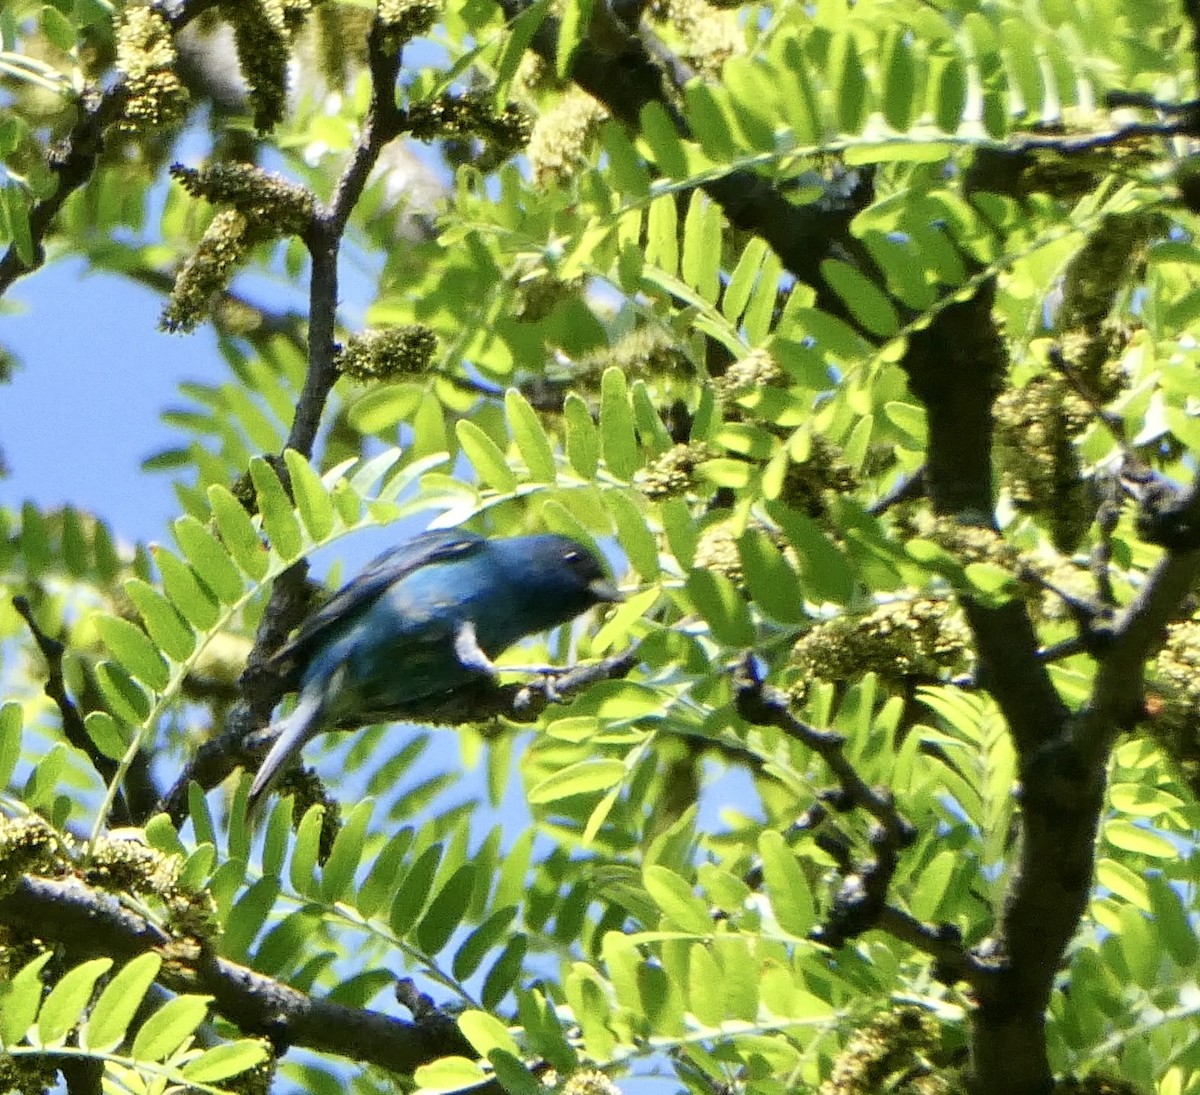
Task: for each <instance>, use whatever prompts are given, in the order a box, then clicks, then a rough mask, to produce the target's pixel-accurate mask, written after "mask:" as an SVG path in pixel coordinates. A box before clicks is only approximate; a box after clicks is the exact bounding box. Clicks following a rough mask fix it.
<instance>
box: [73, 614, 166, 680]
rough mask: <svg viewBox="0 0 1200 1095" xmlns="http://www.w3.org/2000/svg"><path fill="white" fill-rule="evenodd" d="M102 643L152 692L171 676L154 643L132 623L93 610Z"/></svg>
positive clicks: (94, 620) (94, 621) (93, 620)
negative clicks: (151, 689)
mask: <svg viewBox="0 0 1200 1095" xmlns="http://www.w3.org/2000/svg"><path fill="white" fill-rule="evenodd" d="M92 622H93V624H94V625H95V628H96V631H97V632H98V633H99V635H100V638H101V639H103V640H104V645H105V646H107V647H108V649H109V650H111V651H112V652H113V655H114V657H116V659H117V661H119V662H120V663H121V665H122V666H124V667H125V669H127V670H128V671H129V672H130V673H131V674H132V675H133V676H134V677H136V678H137V679H138V680H140V681H142V682H143V683H144V684H146V685H147V686H148V687H150V688H153V689H154V690H155V691H156V692H161V691H162V690H163V689H164V688H166V687H167V684H168V683H169V682H170V680H171V673H170V669H169V668H168V667H167V663H166V661H165V659H164V658H163V656H162V655H161V654H160V653H159V652H158V647H156V646H155V645H154V643H153V642H151V640H150V637H149V636H148V635H147V634H146V633H145V632H144V631H143V630H142V629H141V628H140V627H138V626H137V625H136V624H131V623H130V622H129V621H128V620H123V619H121V618H120V617H119V616H108V615H105V614H104V613H96V615H94V616H93V617H92Z"/></svg>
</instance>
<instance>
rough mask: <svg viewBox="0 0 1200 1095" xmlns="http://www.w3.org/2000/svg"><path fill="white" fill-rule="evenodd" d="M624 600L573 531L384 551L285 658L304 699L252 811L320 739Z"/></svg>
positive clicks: (476, 674)
mask: <svg viewBox="0 0 1200 1095" xmlns="http://www.w3.org/2000/svg"><path fill="white" fill-rule="evenodd" d="M620 599H621V595H620V594H619V593H618V592H617V589H616V587H615V586H613V584H612V583H611V582H610V581H609V580H608V579H607V578H606V577H605V575H604V570H603V568H602V567H601V565H600V561H599V560H598V559H597V558H596V557H595V555H593V554H592V552H590V551H589V550H588V549H587V548H584V547H582V546H581V545H580V544H577V543H576V542H575V541H574V540H570V539H568V538H567V537H565V536H552V535H543V536H518V537H513V538H511V539H497V540H489V539H485V538H484V537H482V536H477V535H476V534H474V533H471V532H464V531H462V530H459V529H445V530H439V531H436V532H426V533H423V534H422V535H420V536H416V537H414V538H413V539H411V540H409V541H407V542H406V543H403V544H401V545H399V546H398V547H395V548H392V549H391V550H390V551H387V552H384V553H383V554H382V555H380V556H379V557H378V558H377V559H375V560H374V561H372V562H371V563H369V564H368V565H367V567H366V568H365V569H364V570H363V572H362V573H361V574H359V575H358V576H357V577H356V578H354V579H353V580H352V581H351V582H350V583H348V584H347V585H346V586H344V587H343V588H342V589H341V590H339V591H338V592H337V593H335V594H334V596H333V597H332V598H331V599H330V600H329V602H328V603H327V604H325V605H324V606H323V607H322V608H321V609H320V610H319V611H317V612H316V613H315V614H314V615H313V616H311V617H310V618H309V619H308V621H307V622H306V623H305V624H304V625H303V626H302V627H301V628H300V630H299V631H298V632H297V633H296V635H295V637H294V638H293V639H292V640H291V641H290V642H289V643H287V644H286V645H285V646H284V647H283V648H282V649H281V650H280V651H279V653H278V654H276V656H275V658H274V665H275V666H276V668H278V669H280V670H282V671H283V672H284V674H285V677H286V679H287V680H288V683H289V685H290V687H293V688H296V689H298V691H299V696H298V698H297V701H296V707H295V710H293V711H292V713H291V714H290V715H288V716H287V717H286V718H285V719H283V720H282V721H281V722H280V723H279V736H278V737H277V738H276V740H275V743H274V744H273V745H272V747H271V750H270V752H268V753H267V756H266V758H265V759H264V760H263V763H262V766H261V767H260V768H259V770H258V773H257V774H256V775H255V777H254V783H253V785H252V787H251V789H250V808H251V809H253V808H254V806H255V804H256V803H257V802H258V801H260V800H261V798H262V796H263V795H264V794H265V793H266V792H267V790H268V789H269V788H270V786H271V784H272V783H273V782H274V780H275V779H276V777H277V776H278V775H279V773H280V772H281V771H282V770H283V769H284V767H286V765H287V764H288V763H289V762H290V761H291V759H292V758H293V757H294V756H295V755H296V754H297V753H298V752H299V751H300V749H301V748H303V746H304V745H305V743H306V742H308V741H310V740H311V739H312V738H314V737H315V736H316V735H317V734H320V733H322V732H324V731H325V730H331V729H333V728H334V727H336V726H339V725H363V724H365V723H368V722H372V721H379V720H380V719H383V718H395V717H398V716H399V715H400V714H401V713H402V712H403V709H404V707H405V705H406V704H413V703H415V702H416V701H419V700H425V699H429V698H430V697H434V696H437V695H439V694H441V693H445V692H449V691H450V690H452V689H454V688H456V687H459V686H461V685H464V684H467V683H470V682H471V681H475V680H478V679H480V678H481V677H484V676H491V675H493V674H494V673H495V667H494V666H493V665H492V661H491V659H492V658H494V657H496V656H497V655H498V654H500V652H501V651H503V650H505V649H506V648H507V647H509V646H511V645H512V644H513V643H514V642H516V641H517V640H518V639H520V638H522V637H523V636H525V635H532V634H535V633H536V632H539V631H545V630H547V629H549V628H552V627H557V626H558V625H559V624H563V623H566V622H567V621H568V620H570V619H572V618H573V617H574V616H577V615H578V614H579V613H581V612H584V611H586V610H587V609H589V608H591V607H592V606H593V605H596V604H599V603H601V602H604V601H619V600H620Z"/></svg>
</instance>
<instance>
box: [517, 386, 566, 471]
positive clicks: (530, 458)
mask: <svg viewBox="0 0 1200 1095" xmlns="http://www.w3.org/2000/svg"><path fill="white" fill-rule="evenodd" d="M504 407H505V409H506V410H507V412H508V427H509V429H510V430H512V435H513V440H514V441H515V442H516V443H517V448H518V449H519V450H520V453H521V456H522V457H523V458H524V460H525V466H526V467H527V468H528V469H529V474H530V477H531V478H532V479H533V480H534V481H535V482H538V483H553V482H554V481H555V479H556V478H557V477H558V472H557V469H556V468H555V466H554V450H553V448H551V446H550V438H549V437H547V436H546V429H545V427H544V426H543V425H542V420H541V419H540V418H539V417H538V414H537V411H535V410H534V409H533V408H532V407H531V406H530V405H529V400H528V399H526V398H525V397H524V396H523V395H522V394H521V393H520V392H519V391H517V389H516V388H509V389H508V391H507V392H505V393H504Z"/></svg>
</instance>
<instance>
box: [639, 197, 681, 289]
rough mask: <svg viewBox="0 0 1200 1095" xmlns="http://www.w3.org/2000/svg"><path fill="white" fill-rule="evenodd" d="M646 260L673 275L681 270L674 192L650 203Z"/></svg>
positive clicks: (647, 221) (647, 220)
mask: <svg viewBox="0 0 1200 1095" xmlns="http://www.w3.org/2000/svg"><path fill="white" fill-rule="evenodd" d="M646 261H647V262H650V263H654V264H655V265H656V266H657V267H658V268H659V269H660V270H662V271H663V272H664V273H665V274H668V275H670V276H671V277H674V276H675V274H676V272H677V271H678V270H679V222H678V213H677V211H676V209H675V195H674V194H663V195H662V197H659V198H655V199H654V201H653V202H651V203H650V213H649V216H648V217H647V219H646Z"/></svg>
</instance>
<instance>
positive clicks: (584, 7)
mask: <svg viewBox="0 0 1200 1095" xmlns="http://www.w3.org/2000/svg"><path fill="white" fill-rule="evenodd" d="M593 3H594V0H566V3H564V4H563V7H562V18H561V19H560V20H559V24H558V48H557V50H556V52H555V70H556V72H557V73H558V78H559V79H560V80H561V79H564V78H565V77H566V75H567V73H568V72H570V71H571V55H572V54H573V53H574V52H575V50H576V48H577V47H578V45H579V43H580V42H582V41H583V39H584V38H585V37H586V35H587V30H588V26H589V25H590V24H591V20H592V6H593Z"/></svg>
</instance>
